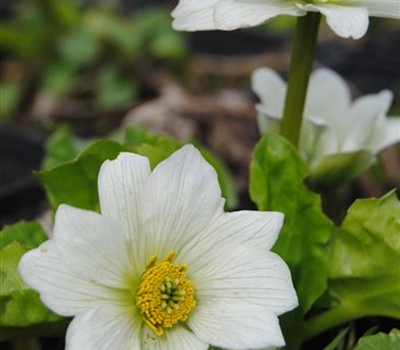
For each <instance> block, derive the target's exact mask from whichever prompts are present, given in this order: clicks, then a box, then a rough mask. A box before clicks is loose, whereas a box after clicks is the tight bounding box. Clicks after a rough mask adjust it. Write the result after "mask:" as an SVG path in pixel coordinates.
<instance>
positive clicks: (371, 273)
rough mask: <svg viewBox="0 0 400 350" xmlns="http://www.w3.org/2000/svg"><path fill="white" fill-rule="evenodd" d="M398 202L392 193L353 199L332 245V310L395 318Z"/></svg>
mask: <svg viewBox="0 0 400 350" xmlns="http://www.w3.org/2000/svg"><path fill="white" fill-rule="evenodd" d="M399 261H400V202H399V200H398V199H397V197H396V193H395V192H394V191H392V192H390V193H389V194H387V195H386V196H384V197H382V198H381V199H363V200H357V201H356V202H355V203H354V204H353V205H352V206H351V208H350V209H349V211H348V214H347V216H346V218H345V220H344V222H343V225H342V227H341V230H340V231H339V232H338V234H337V235H336V237H335V240H334V242H333V250H332V256H331V262H330V264H329V266H330V271H329V275H330V276H329V294H330V296H331V298H332V300H333V308H335V307H339V308H341V309H344V308H346V309H349V310H350V312H352V313H353V314H354V316H355V317H362V316H368V315H370V316H372V315H380V316H389V317H394V318H397V319H400V298H399V295H400V264H399Z"/></svg>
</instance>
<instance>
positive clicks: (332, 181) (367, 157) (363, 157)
mask: <svg viewBox="0 0 400 350" xmlns="http://www.w3.org/2000/svg"><path fill="white" fill-rule="evenodd" d="M375 161H376V158H375V156H374V154H372V153H371V152H370V151H366V150H362V151H357V152H352V153H340V154H333V155H330V156H326V157H323V158H322V159H321V161H320V162H319V163H318V164H317V166H316V167H315V168H314V169H312V170H311V172H310V174H309V176H308V177H307V179H306V182H307V184H308V185H309V187H311V188H314V189H317V190H324V189H330V188H335V187H337V186H339V185H341V184H344V183H346V182H347V181H349V180H352V179H353V178H355V177H356V176H358V175H359V174H361V173H362V172H364V171H365V170H367V169H368V168H369V167H371V165H373V164H374V163H375Z"/></svg>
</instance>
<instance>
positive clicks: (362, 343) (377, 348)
mask: <svg viewBox="0 0 400 350" xmlns="http://www.w3.org/2000/svg"><path fill="white" fill-rule="evenodd" d="M398 349H400V331H399V330H398V329H392V331H391V332H390V333H389V334H385V333H378V334H375V335H369V336H367V337H362V338H361V339H360V340H359V341H358V343H357V346H356V347H355V349H354V350H398Z"/></svg>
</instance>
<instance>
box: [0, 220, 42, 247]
mask: <svg viewBox="0 0 400 350" xmlns="http://www.w3.org/2000/svg"><path fill="white" fill-rule="evenodd" d="M46 239H47V235H46V233H45V232H44V231H43V228H42V227H41V226H40V225H39V224H38V223H37V222H25V221H20V222H19V223H17V224H15V225H12V226H6V227H5V228H4V229H3V230H2V231H1V232H0V248H4V247H6V246H7V245H9V244H10V243H12V242H13V241H16V242H18V243H20V244H22V245H23V246H24V247H26V248H34V247H37V246H38V245H39V244H40V243H42V242H44V241H45V240H46Z"/></svg>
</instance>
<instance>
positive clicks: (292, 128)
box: [280, 12, 321, 147]
mask: <svg viewBox="0 0 400 350" xmlns="http://www.w3.org/2000/svg"><path fill="white" fill-rule="evenodd" d="M320 20H321V15H320V14H319V13H314V12H310V13H308V14H307V15H306V16H304V17H299V18H298V20H297V26H296V33H295V37H294V43H293V52H292V58H291V63H290V71H289V79H288V89H287V93H286V99H285V107H284V111H283V119H282V124H281V129H280V133H281V135H282V136H284V137H286V138H287V139H288V140H289V141H290V142H291V143H292V144H293V145H294V146H295V147H298V144H299V139H300V129H301V124H302V119H303V111H304V106H305V99H306V94H307V87H308V81H309V79H310V74H311V69H312V65H313V62H314V51H315V46H316V43H317V37H318V28H319V23H320Z"/></svg>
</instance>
